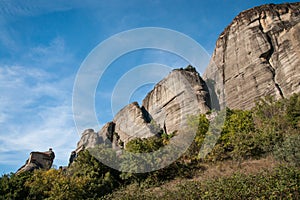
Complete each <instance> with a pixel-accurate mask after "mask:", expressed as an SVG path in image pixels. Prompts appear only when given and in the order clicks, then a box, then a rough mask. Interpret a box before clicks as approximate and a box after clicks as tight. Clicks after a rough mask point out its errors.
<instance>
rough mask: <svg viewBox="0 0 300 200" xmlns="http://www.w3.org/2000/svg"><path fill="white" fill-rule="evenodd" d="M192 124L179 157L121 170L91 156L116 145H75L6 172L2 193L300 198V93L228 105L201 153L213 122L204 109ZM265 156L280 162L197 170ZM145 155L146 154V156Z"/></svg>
mask: <svg viewBox="0 0 300 200" xmlns="http://www.w3.org/2000/svg"><path fill="white" fill-rule="evenodd" d="M190 125H191V126H194V127H197V132H196V137H195V139H194V142H193V143H192V145H191V146H190V148H189V149H188V151H187V152H186V153H185V154H184V155H182V157H180V158H179V159H178V160H177V161H176V162H174V163H173V164H171V165H169V166H168V167H166V168H163V169H160V170H157V171H154V172H150V173H144V174H134V173H129V172H126V173H125V172H123V173H120V172H118V171H116V170H113V169H111V168H109V167H107V166H105V165H104V164H102V163H101V162H100V161H98V160H97V159H96V158H95V157H94V156H92V155H98V154H97V152H101V154H99V155H98V156H103V155H105V157H106V158H109V159H111V162H113V161H114V160H115V158H116V156H117V155H116V154H115V152H112V151H108V150H105V148H102V147H101V146H100V147H98V148H96V149H93V150H91V151H87V150H85V151H82V152H80V154H79V156H78V157H77V159H76V161H75V162H74V163H73V164H72V165H71V166H70V167H69V168H68V169H66V170H55V169H51V170H48V171H43V170H36V171H34V172H32V173H22V174H20V175H15V174H9V175H3V176H2V177H1V178H0V199H100V198H104V199H199V198H204V199H277V198H279V199H299V198H300V192H299V191H300V168H299V167H300V95H299V94H295V95H293V96H292V97H291V98H289V99H283V100H280V101H274V99H273V98H271V97H268V98H265V99H263V100H261V101H259V102H258V103H257V105H256V106H255V107H254V108H253V109H252V110H248V111H242V110H231V109H227V110H226V120H225V123H224V124H223V126H222V127H221V128H220V129H221V130H222V131H221V135H220V137H219V139H218V141H217V144H216V145H215V147H214V148H213V150H212V151H211V152H210V153H209V154H208V155H207V156H206V158H205V159H199V156H198V155H199V151H200V148H201V146H202V144H203V143H204V141H205V138H206V137H208V136H209V134H211V133H210V131H211V130H213V128H218V127H213V128H212V129H210V128H209V120H208V119H207V118H206V115H203V114H202V115H199V116H191V118H190ZM176 134H180V133H176ZM172 137H173V135H168V134H166V133H163V132H162V133H161V134H160V136H158V137H151V138H148V139H134V140H131V141H130V142H128V143H127V144H126V146H125V149H126V150H127V151H129V152H133V153H147V152H155V151H156V150H158V149H159V148H160V147H162V146H164V145H167V144H168V143H169V142H170V141H171V140H172ZM91 154H92V155H91ZM145 155H147V154H145ZM132 156H133V157H132ZM266 157H272V158H274V159H276V160H277V161H276V163H277V164H276V165H277V167H275V168H272V169H268V170H255V169H256V168H255V166H254V167H252V168H254V170H252V171H255V173H252V174H247V173H246V174H245V173H233V174H229V175H228V176H222V177H220V176H219V175H216V177H214V178H208V179H206V180H198V179H197V178H196V177H201V176H202V174H203V173H204V172H206V171H207V172H209V169H210V167H211V166H214V165H215V164H216V163H226V164H227V165H228V163H230V162H232V163H237V164H238V167H240V168H241V169H242V168H243V163H244V162H246V161H247V160H251V159H252V160H253V159H257V160H260V159H264V158H266ZM120 158H121V159H123V161H124V162H122V163H121V164H122V166H121V167H123V169H125V170H127V171H130V170H129V169H133V168H136V167H140V166H139V165H136V166H131V165H130V164H129V163H130V162H126V161H130V160H131V159H134V154H128V155H125V156H124V155H121V157H120ZM144 159H149V158H148V157H147V156H145V158H144ZM162 162H163V160H162ZM116 164H118V163H116ZM207 165H208V166H209V167H207ZM279 165H280V167H278V166H279ZM177 179H180V180H181V181H180V182H175V183H174V184H173V185H172V187H164V185H165V184H168V183H172V181H175V180H177ZM135 186H136V187H135ZM158 187H160V189H159V192H157V191H158V189H157V188H158ZM132 188H133V189H132Z"/></svg>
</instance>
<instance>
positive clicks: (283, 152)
mask: <svg viewBox="0 0 300 200" xmlns="http://www.w3.org/2000/svg"><path fill="white" fill-rule="evenodd" d="M273 154H274V157H275V158H276V159H277V160H279V161H285V162H288V163H290V164H291V165H294V166H298V167H299V166H300V134H293V135H288V136H286V137H285V140H284V141H283V143H282V144H277V146H276V148H275V151H274V153H273Z"/></svg>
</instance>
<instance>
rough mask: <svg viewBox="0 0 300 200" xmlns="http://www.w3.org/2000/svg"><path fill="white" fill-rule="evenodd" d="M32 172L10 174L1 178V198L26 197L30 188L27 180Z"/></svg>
mask: <svg viewBox="0 0 300 200" xmlns="http://www.w3.org/2000/svg"><path fill="white" fill-rule="evenodd" d="M30 176H31V173H27V172H25V173H22V174H20V175H15V174H9V175H7V174H6V175H3V176H2V177H1V178H0V199H26V197H27V196H28V194H29V188H28V187H27V186H25V182H26V181H27V180H28V179H29V178H30Z"/></svg>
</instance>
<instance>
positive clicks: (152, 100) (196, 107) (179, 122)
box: [143, 66, 210, 134]
mask: <svg viewBox="0 0 300 200" xmlns="http://www.w3.org/2000/svg"><path fill="white" fill-rule="evenodd" d="M209 102H210V98H209V93H208V89H207V86H206V84H205V82H204V81H203V80H202V78H201V77H200V76H199V74H198V72H196V70H195V69H194V68H193V67H191V66H188V67H187V69H185V70H173V71H172V73H170V74H169V75H168V76H167V77H166V78H164V79H163V80H162V81H160V82H159V83H158V84H156V85H155V87H154V89H153V90H152V91H151V92H150V93H149V94H148V95H147V96H146V98H145V99H144V100H143V107H144V108H145V110H147V111H148V113H149V114H150V116H151V117H152V118H153V119H154V121H155V123H156V125H157V126H159V127H161V128H162V129H163V131H164V132H165V133H167V134H170V133H175V132H178V131H180V130H182V129H184V128H185V127H183V124H185V123H184V122H185V121H186V118H187V117H188V116H189V115H196V114H199V113H206V112H207V111H209V110H210V103H209Z"/></svg>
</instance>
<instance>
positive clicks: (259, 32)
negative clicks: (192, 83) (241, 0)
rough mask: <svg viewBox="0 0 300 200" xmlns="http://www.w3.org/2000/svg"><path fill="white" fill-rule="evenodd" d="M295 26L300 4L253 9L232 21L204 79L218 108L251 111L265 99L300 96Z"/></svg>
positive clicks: (298, 29) (299, 30)
mask: <svg viewBox="0 0 300 200" xmlns="http://www.w3.org/2000/svg"><path fill="white" fill-rule="evenodd" d="M299 22H300V3H291V4H280V5H275V4H270V5H263V6H260V7H255V8H252V9H250V10H246V11H244V12H242V13H240V14H239V15H238V16H237V17H236V18H235V19H234V20H233V22H232V23H231V24H230V25H229V26H228V27H227V28H226V29H225V30H224V32H223V33H222V34H221V35H220V37H219V39H218V40H217V43H216V48H215V51H214V53H213V56H212V59H211V63H210V64H209V66H208V68H207V70H206V72H205V74H204V76H203V77H204V79H205V80H206V81H207V83H208V85H209V86H210V88H211V89H212V91H213V93H214V94H215V95H216V96H218V99H219V103H220V105H221V106H223V107H224V106H225V103H226V106H228V107H230V108H238V109H249V108H251V107H253V106H254V104H255V101H256V100H258V99H259V98H261V97H264V96H266V95H272V96H275V98H276V99H280V98H285V97H289V96H290V95H291V94H293V93H298V92H300V49H299V47H300V23H299ZM222 91H224V94H225V95H222Z"/></svg>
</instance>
